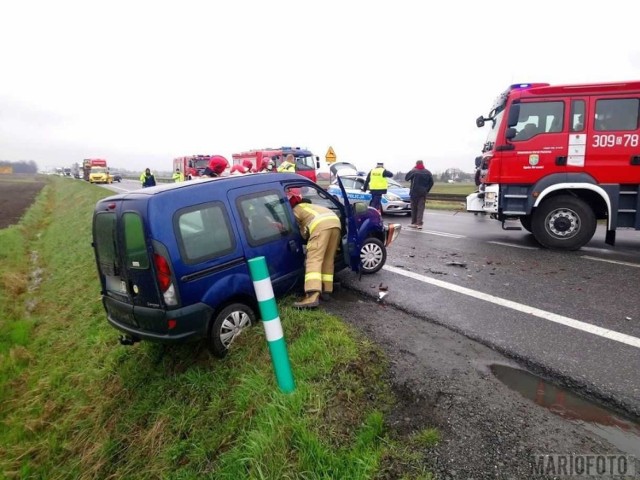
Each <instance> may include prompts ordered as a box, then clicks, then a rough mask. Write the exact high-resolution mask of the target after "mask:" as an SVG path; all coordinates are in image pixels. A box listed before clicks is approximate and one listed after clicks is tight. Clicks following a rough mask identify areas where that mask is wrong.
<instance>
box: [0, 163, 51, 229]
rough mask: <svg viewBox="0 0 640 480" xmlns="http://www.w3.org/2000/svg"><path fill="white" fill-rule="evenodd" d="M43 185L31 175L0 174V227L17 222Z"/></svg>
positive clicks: (43, 183)
mask: <svg viewBox="0 0 640 480" xmlns="http://www.w3.org/2000/svg"><path fill="white" fill-rule="evenodd" d="M44 186H45V182H43V181H40V180H37V179H36V177H32V176H24V177H22V176H6V177H2V176H0V228H6V227H8V226H9V225H15V224H16V223H18V222H19V221H20V219H21V218H22V216H23V215H24V213H25V212H26V211H27V209H28V208H29V207H30V206H31V204H32V203H33V201H34V200H35V198H36V197H37V195H38V193H40V190H42V188H43V187H44Z"/></svg>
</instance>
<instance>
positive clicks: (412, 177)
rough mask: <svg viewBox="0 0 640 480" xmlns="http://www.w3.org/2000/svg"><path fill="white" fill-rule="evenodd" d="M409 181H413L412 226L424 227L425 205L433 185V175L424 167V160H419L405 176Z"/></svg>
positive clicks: (411, 192)
mask: <svg viewBox="0 0 640 480" xmlns="http://www.w3.org/2000/svg"><path fill="white" fill-rule="evenodd" d="M404 179H405V180H406V181H407V182H411V187H410V188H409V196H410V197H411V225H409V227H410V228H417V229H420V230H421V229H422V223H423V222H422V217H423V216H424V205H425V203H426V201H427V194H428V193H429V192H430V191H431V188H432V187H433V175H431V172H430V171H429V170H427V169H426V168H424V162H423V161H422V160H418V161H417V162H416V166H415V167H413V168H412V169H411V170H410V171H409V173H407V174H406V175H405V177H404Z"/></svg>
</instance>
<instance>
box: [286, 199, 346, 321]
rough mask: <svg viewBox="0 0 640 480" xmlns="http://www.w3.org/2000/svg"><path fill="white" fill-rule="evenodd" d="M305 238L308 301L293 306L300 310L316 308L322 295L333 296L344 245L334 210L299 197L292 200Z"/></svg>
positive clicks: (306, 297) (305, 283) (305, 289)
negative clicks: (340, 246)
mask: <svg viewBox="0 0 640 480" xmlns="http://www.w3.org/2000/svg"><path fill="white" fill-rule="evenodd" d="M289 203H290V205H291V207H292V208H293V214H294V215H295V217H296V221H297V223H298V227H299V228H300V233H301V234H302V237H303V238H305V239H306V240H307V258H306V260H305V265H304V267H305V275H304V291H305V297H304V298H303V299H302V300H300V301H299V302H295V303H294V304H293V306H294V307H297V308H314V307H317V306H318V305H319V303H320V293H327V294H331V293H332V292H333V262H334V257H335V255H336V251H337V250H338V244H339V243H340V236H341V233H340V232H341V226H340V219H339V218H338V216H337V215H336V214H335V213H333V212H332V211H331V210H330V209H328V208H326V207H323V206H320V205H312V204H310V203H304V202H303V201H302V197H300V196H299V195H296V194H291V195H290V196H289Z"/></svg>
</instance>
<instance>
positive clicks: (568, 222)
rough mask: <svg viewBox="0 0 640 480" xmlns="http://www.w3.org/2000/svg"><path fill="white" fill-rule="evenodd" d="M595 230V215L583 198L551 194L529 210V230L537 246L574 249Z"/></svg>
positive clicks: (584, 243)
mask: <svg viewBox="0 0 640 480" xmlns="http://www.w3.org/2000/svg"><path fill="white" fill-rule="evenodd" d="M595 231H596V216H595V214H594V213H593V210H592V209H591V207H589V205H587V203H585V202H584V201H583V200H581V199H579V198H576V197H574V196H570V195H559V196H557V197H552V198H550V199H548V200H546V201H544V202H543V203H542V205H540V206H539V207H538V208H537V209H536V210H535V212H534V213H533V217H532V222H531V232H532V233H533V236H534V237H535V239H536V240H537V241H538V243H540V244H541V245H543V246H545V247H547V248H550V249H556V250H578V249H579V248H580V247H582V246H584V245H586V244H587V243H589V241H590V240H591V238H593V234H594V233H595Z"/></svg>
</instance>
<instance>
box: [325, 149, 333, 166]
mask: <svg viewBox="0 0 640 480" xmlns="http://www.w3.org/2000/svg"><path fill="white" fill-rule="evenodd" d="M324 159H325V160H326V161H327V163H333V162H335V161H336V152H334V151H333V147H329V150H327V154H326V155H325V156H324Z"/></svg>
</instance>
